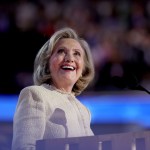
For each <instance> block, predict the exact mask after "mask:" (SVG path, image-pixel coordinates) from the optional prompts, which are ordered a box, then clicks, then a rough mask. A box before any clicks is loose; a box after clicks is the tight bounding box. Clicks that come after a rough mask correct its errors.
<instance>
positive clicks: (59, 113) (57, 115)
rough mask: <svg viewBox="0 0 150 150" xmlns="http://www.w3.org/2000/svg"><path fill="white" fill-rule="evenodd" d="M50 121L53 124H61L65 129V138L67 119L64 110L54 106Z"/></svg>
mask: <svg viewBox="0 0 150 150" xmlns="http://www.w3.org/2000/svg"><path fill="white" fill-rule="evenodd" d="M50 121H51V122H53V123H55V124H58V125H62V126H63V127H64V129H65V138H67V137H68V128H67V119H66V114H65V112H64V110H62V109H60V108H56V109H55V110H54V112H53V114H52V116H51V118H50Z"/></svg>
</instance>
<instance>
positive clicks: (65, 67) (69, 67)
mask: <svg viewBox="0 0 150 150" xmlns="http://www.w3.org/2000/svg"><path fill="white" fill-rule="evenodd" d="M62 68H63V69H71V70H74V69H75V68H74V67H72V66H63V67H62Z"/></svg>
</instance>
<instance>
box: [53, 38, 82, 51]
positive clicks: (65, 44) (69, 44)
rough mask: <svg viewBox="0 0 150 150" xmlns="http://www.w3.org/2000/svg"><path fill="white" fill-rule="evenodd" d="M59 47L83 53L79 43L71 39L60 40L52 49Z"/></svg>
mask: <svg viewBox="0 0 150 150" xmlns="http://www.w3.org/2000/svg"><path fill="white" fill-rule="evenodd" d="M59 47H66V48H72V49H78V50H81V51H84V50H83V48H82V46H81V45H80V43H79V42H78V41H77V40H75V39H72V38H64V39H60V40H59V41H58V42H57V43H56V45H55V47H54V49H55V48H59Z"/></svg>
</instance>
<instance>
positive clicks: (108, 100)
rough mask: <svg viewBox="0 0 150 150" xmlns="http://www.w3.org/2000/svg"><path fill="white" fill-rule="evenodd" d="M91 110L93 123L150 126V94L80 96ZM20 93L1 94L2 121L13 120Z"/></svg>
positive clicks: (0, 116)
mask: <svg viewBox="0 0 150 150" xmlns="http://www.w3.org/2000/svg"><path fill="white" fill-rule="evenodd" d="M78 98H79V99H80V101H82V103H83V104H85V105H86V106H87V107H88V109H89V110H90V111H91V116H92V122H91V123H92V124H100V123H137V124H140V125H142V126H144V127H150V115H149V114H150V97H149V95H137V96H136V95H125V94H124V95H98V96H86V95H84V96H79V97H78ZM17 100H18V95H0V121H10V122H11V121H13V116H14V112H15V108H16V104H17Z"/></svg>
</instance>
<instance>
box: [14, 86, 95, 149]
mask: <svg viewBox="0 0 150 150" xmlns="http://www.w3.org/2000/svg"><path fill="white" fill-rule="evenodd" d="M90 121H91V115H90V112H89V111H88V109H87V108H86V107H85V106H84V105H83V104H82V103H81V102H80V101H79V100H78V99H77V98H76V97H75V96H74V95H73V94H68V93H65V92H63V91H60V90H57V89H56V88H54V87H52V86H50V85H48V84H43V85H41V86H36V85H33V86H28V87H26V88H24V89H22V91H21V92H20V95H19V99H18V104H17V107H16V112H15V116H14V122H13V141H12V150H22V149H23V150H29V149H30V150H31V149H32V150H35V145H36V140H41V139H51V138H65V137H79V136H92V135H93V132H92V130H91V128H90Z"/></svg>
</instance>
